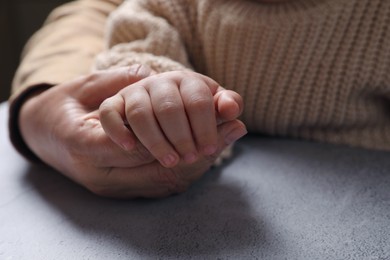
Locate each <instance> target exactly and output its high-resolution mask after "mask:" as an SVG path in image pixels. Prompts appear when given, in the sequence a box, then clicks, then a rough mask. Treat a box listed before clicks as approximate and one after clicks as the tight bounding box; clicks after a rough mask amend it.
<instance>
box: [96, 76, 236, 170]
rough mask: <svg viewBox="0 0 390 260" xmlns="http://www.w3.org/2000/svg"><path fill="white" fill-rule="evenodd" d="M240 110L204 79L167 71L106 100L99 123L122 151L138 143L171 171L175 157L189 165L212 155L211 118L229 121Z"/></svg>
mask: <svg viewBox="0 0 390 260" xmlns="http://www.w3.org/2000/svg"><path fill="white" fill-rule="evenodd" d="M217 94H218V95H217ZM241 112H242V99H241V97H240V96H239V95H238V94H237V93H235V92H233V91H227V90H225V89H223V88H222V87H221V86H219V84H218V83H217V82H215V81H214V80H212V79H211V78H208V77H206V76H204V75H201V74H198V73H195V72H192V71H173V72H166V73H161V74H157V75H153V76H150V77H148V78H146V79H143V80H140V81H139V82H137V83H135V84H132V85H130V86H128V87H126V88H124V89H122V90H120V91H119V92H118V93H117V94H116V95H114V96H113V97H111V98H108V99H106V100H105V101H104V102H103V103H102V105H101V106H100V120H101V123H102V126H103V128H104V130H105V131H106V133H107V134H108V136H110V138H111V139H112V141H113V142H115V143H117V144H118V145H120V146H122V147H123V148H124V149H125V150H129V149H131V148H132V147H133V145H134V140H135V139H138V140H139V141H140V142H141V143H142V144H143V145H144V146H145V147H146V148H147V149H148V151H149V152H150V153H151V154H152V155H153V156H154V157H155V158H157V159H158V160H159V161H160V163H161V164H162V165H163V166H165V167H173V166H175V165H177V164H178V163H179V161H180V159H183V160H184V161H185V162H186V163H193V162H195V161H196V160H197V159H198V158H199V156H201V155H205V156H207V155H212V154H214V153H215V152H216V151H217V149H218V146H217V144H218V136H217V118H225V119H226V118H227V119H235V118H237V117H238V116H239V115H240V114H241ZM123 122H126V123H127V125H128V127H129V128H130V129H131V131H129V129H127V128H126V127H125V126H124V124H123ZM132 134H135V137H136V138H134V136H133V135H132Z"/></svg>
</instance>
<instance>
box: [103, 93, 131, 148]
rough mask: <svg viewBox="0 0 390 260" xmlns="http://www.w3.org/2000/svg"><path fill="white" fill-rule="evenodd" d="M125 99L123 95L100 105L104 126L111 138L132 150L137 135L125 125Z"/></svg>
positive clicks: (115, 96)
mask: <svg viewBox="0 0 390 260" xmlns="http://www.w3.org/2000/svg"><path fill="white" fill-rule="evenodd" d="M124 108H125V101H124V100H123V98H122V96H121V95H114V96H113V97H111V98H108V99H106V100H105V101H103V103H102V104H101V105H100V107H99V118H100V122H101V124H102V127H103V129H104V131H105V132H106V134H107V135H108V136H109V137H110V138H111V140H112V141H113V142H114V143H116V144H117V145H119V146H121V147H122V148H123V149H124V150H126V151H130V150H131V149H133V147H134V145H135V137H134V135H133V134H132V132H131V131H130V130H129V129H128V128H127V127H126V126H125V123H124V121H125V120H126V119H125V118H126V116H125V110H124Z"/></svg>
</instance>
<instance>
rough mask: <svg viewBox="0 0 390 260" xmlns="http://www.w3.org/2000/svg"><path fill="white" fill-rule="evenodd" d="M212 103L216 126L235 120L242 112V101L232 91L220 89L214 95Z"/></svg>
mask: <svg viewBox="0 0 390 260" xmlns="http://www.w3.org/2000/svg"><path fill="white" fill-rule="evenodd" d="M214 103H215V108H216V111H217V121H218V124H220V123H223V122H227V121H230V120H233V119H236V118H237V117H239V116H240V115H241V113H242V111H243V100H242V98H241V96H240V95H239V94H238V93H236V92H234V91H231V90H225V89H223V88H222V87H221V88H220V89H219V91H218V92H217V93H216V94H215V95H214Z"/></svg>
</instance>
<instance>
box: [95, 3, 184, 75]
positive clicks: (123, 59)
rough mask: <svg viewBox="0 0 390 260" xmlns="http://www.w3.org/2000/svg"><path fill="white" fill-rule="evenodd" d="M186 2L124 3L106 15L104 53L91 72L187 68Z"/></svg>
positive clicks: (160, 70) (162, 70)
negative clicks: (136, 67) (132, 67)
mask: <svg viewBox="0 0 390 260" xmlns="http://www.w3.org/2000/svg"><path fill="white" fill-rule="evenodd" d="M189 2H190V1H187V0H175V1H165V0H157V1H142V0H133V1H126V2H124V3H123V4H122V5H121V6H120V8H118V9H117V10H116V11H115V12H113V14H112V15H111V16H110V18H109V21H108V23H107V24H108V26H107V38H106V45H105V50H104V51H103V52H102V53H100V54H99V55H98V56H97V59H96V63H95V69H98V70H100V69H108V68H113V67H120V66H129V65H132V64H137V63H141V64H146V65H149V66H150V67H151V68H152V69H154V70H155V71H157V72H164V71H171V70H183V69H191V64H190V62H189V58H188V53H187V49H186V40H187V39H189V37H191V30H190V29H189V27H190V26H191V25H190V22H189V20H188V17H186V15H185V14H186V13H187V12H188V9H190V7H189V6H190V4H189Z"/></svg>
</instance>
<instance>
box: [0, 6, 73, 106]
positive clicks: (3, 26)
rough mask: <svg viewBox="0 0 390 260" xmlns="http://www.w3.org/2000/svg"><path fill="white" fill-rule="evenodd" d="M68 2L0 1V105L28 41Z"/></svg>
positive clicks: (6, 94)
mask: <svg viewBox="0 0 390 260" xmlns="http://www.w3.org/2000/svg"><path fill="white" fill-rule="evenodd" d="M65 2H69V0H0V102H2V101H5V100H7V99H8V97H9V95H10V90H11V82H12V78H13V75H14V73H15V70H16V68H17V66H18V63H19V59H20V54H21V51H22V49H23V46H24V45H25V43H26V41H27V40H28V38H29V37H30V36H31V35H32V34H33V33H34V32H35V31H36V30H38V29H39V27H40V26H42V24H43V22H44V20H45V19H46V17H47V15H48V14H49V13H50V11H51V10H53V9H54V8H55V7H57V6H59V5H61V4H62V3H65Z"/></svg>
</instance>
